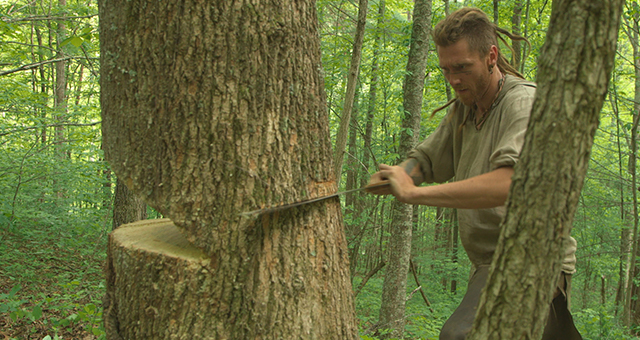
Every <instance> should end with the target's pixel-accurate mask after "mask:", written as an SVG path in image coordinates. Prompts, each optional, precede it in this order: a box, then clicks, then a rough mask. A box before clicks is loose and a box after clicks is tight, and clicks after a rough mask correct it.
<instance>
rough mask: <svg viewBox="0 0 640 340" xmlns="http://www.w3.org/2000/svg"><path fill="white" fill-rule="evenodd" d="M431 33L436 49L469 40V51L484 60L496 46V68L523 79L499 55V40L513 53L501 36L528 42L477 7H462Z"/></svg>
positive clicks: (438, 109)
mask: <svg viewBox="0 0 640 340" xmlns="http://www.w3.org/2000/svg"><path fill="white" fill-rule="evenodd" d="M432 34H433V41H434V42H435V43H436V45H437V46H441V47H447V46H450V45H453V44H455V43H457V42H458V41H460V40H461V39H466V41H467V43H468V44H469V49H471V51H473V52H478V53H479V54H480V56H481V57H484V56H486V55H487V54H488V53H489V51H490V49H491V45H495V46H496V47H497V48H498V63H497V66H498V68H499V69H500V72H502V73H508V74H511V75H514V76H516V77H519V78H523V79H524V76H523V75H522V74H520V72H518V70H516V68H515V67H513V66H512V65H511V64H510V63H509V62H508V61H507V60H506V59H505V58H504V56H503V55H502V53H501V52H500V45H499V44H498V39H500V40H502V42H503V43H504V44H505V45H506V46H507V47H509V49H510V50H511V53H512V54H513V49H512V48H511V46H510V45H509V44H507V42H506V41H505V40H504V38H503V37H502V35H506V36H507V37H509V38H510V39H511V41H515V40H518V41H525V42H526V43H527V44H529V45H531V44H530V43H529V40H527V38H524V37H522V36H520V35H517V34H512V33H510V32H509V31H507V30H505V29H502V28H500V27H498V26H496V24H494V23H493V22H491V20H489V17H488V16H487V15H486V14H485V13H484V12H483V11H482V10H480V9H478V8H473V7H463V8H461V9H459V10H457V11H455V12H453V13H451V14H449V15H448V16H447V17H446V18H445V19H444V20H442V21H440V22H439V23H438V24H437V25H436V27H435V28H434V29H433V33H432ZM454 101H455V98H454V99H452V100H451V101H450V102H448V103H447V104H445V105H444V106H442V107H439V108H437V109H436V110H435V111H434V112H433V113H432V115H431V116H432V117H433V115H435V114H436V112H438V111H440V110H442V109H444V108H446V107H447V106H449V105H450V104H451V103H453V102H454Z"/></svg>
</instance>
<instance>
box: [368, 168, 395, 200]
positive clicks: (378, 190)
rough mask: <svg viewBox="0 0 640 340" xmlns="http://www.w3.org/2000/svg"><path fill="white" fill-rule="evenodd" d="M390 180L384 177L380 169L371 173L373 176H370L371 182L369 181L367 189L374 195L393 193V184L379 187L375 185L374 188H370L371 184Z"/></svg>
mask: <svg viewBox="0 0 640 340" xmlns="http://www.w3.org/2000/svg"><path fill="white" fill-rule="evenodd" d="M388 182H389V180H388V179H386V178H384V177H382V175H381V174H380V171H378V172H376V173H375V174H373V175H371V178H369V183H367V189H365V190H366V191H367V192H368V193H370V194H374V195H391V186H390V185H383V186H378V187H374V188H368V187H370V186H375V185H378V184H383V183H388Z"/></svg>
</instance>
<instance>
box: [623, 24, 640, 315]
mask: <svg viewBox="0 0 640 340" xmlns="http://www.w3.org/2000/svg"><path fill="white" fill-rule="evenodd" d="M631 19H632V24H631V25H629V24H628V23H627V35H628V36H629V41H631V46H632V47H633V56H634V69H635V91H634V105H633V125H632V127H631V139H630V140H629V143H630V145H629V147H630V149H631V153H630V154H629V172H630V173H631V193H632V204H633V232H632V235H633V236H632V240H633V241H632V249H631V254H630V258H631V261H630V263H629V281H628V283H629V286H627V290H626V299H625V308H624V313H623V317H624V320H623V321H624V324H625V325H626V326H628V327H631V326H632V325H638V324H640V302H638V301H637V297H638V295H639V292H640V285H638V284H637V283H636V282H637V278H638V277H640V268H638V263H637V260H636V257H637V254H638V252H639V249H640V244H639V242H640V237H639V236H638V225H639V221H638V218H639V217H638V191H637V183H638V182H637V175H636V168H637V152H638V142H637V138H638V124H639V123H640V102H639V100H640V68H639V67H640V59H639V58H640V45H639V43H638V28H639V27H638V20H640V18H639V15H638V14H636V15H635V16H632V17H631Z"/></svg>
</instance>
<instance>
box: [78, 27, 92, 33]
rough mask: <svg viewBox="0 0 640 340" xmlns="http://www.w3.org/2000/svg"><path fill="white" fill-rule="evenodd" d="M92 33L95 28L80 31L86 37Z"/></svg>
mask: <svg viewBox="0 0 640 340" xmlns="http://www.w3.org/2000/svg"><path fill="white" fill-rule="evenodd" d="M91 32H93V27H85V28H83V29H82V31H80V35H85V34H88V33H91Z"/></svg>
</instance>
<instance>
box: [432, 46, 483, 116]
mask: <svg viewBox="0 0 640 340" xmlns="http://www.w3.org/2000/svg"><path fill="white" fill-rule="evenodd" d="M437 51H438V59H439V60H440V68H441V69H442V73H443V74H444V76H445V78H446V79H447V81H448V82H449V84H451V87H453V89H454V90H455V91H456V96H457V97H458V99H460V100H461V101H462V103H463V104H464V105H467V106H471V105H473V104H475V103H476V102H478V101H479V100H480V99H481V97H482V96H483V95H484V94H485V93H486V90H487V87H488V86H489V79H490V75H489V61H490V60H489V56H485V57H481V56H480V54H479V53H478V52H473V51H470V50H469V44H468V43H467V40H466V39H460V40H459V41H458V42H456V43H455V44H452V45H449V46H447V47H442V46H438V47H437Z"/></svg>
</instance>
